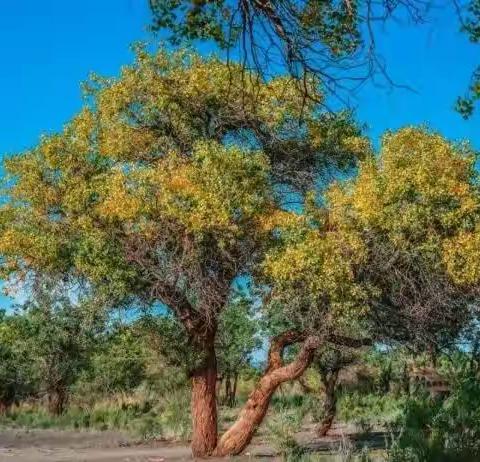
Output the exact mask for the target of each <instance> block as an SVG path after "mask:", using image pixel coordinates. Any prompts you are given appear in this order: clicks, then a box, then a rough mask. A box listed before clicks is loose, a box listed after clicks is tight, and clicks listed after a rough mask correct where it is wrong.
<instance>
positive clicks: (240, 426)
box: [213, 331, 320, 457]
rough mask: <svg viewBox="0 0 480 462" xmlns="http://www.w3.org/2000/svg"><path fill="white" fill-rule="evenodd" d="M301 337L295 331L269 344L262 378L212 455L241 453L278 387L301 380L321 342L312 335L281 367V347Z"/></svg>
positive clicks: (220, 455)
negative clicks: (291, 358) (266, 363)
mask: <svg viewBox="0 0 480 462" xmlns="http://www.w3.org/2000/svg"><path fill="white" fill-rule="evenodd" d="M301 335H302V334H299V333H298V332H294V331H291V332H286V333H284V334H282V335H280V336H278V337H277V338H275V339H274V340H273V341H272V345H271V348H270V353H269V361H268V368H267V370H266V372H265V375H264V376H263V377H262V378H261V379H260V381H259V383H258V385H257V386H256V388H255V389H254V390H253V392H252V393H251V394H250V396H249V398H248V400H247V403H246V404H245V406H244V408H243V409H242V411H241V412H240V415H239V417H238V419H237V421H236V422H235V423H234V424H233V425H232V426H231V427H230V428H229V429H228V430H227V431H226V432H225V433H224V434H223V436H222V437H221V438H220V440H219V442H218V445H217V447H216V448H215V451H214V452H213V455H215V456H217V457H224V456H229V455H236V454H239V453H240V452H242V451H243V450H244V449H245V447H246V446H247V445H248V444H249V443H250V441H251V439H252V437H253V435H254V433H255V431H256V430H257V428H258V426H259V425H260V424H261V422H262V420H263V418H264V417H265V414H266V413H267V410H268V405H269V404H270V399H271V398H272V396H273V394H274V392H275V390H276V389H277V388H278V387H279V385H280V384H282V383H284V382H287V381H289V380H294V379H296V378H298V377H300V375H302V374H303V372H304V371H305V370H306V369H307V368H308V366H309V365H310V364H311V362H312V360H313V355H314V353H315V350H316V349H317V348H318V346H319V344H320V339H319V338H318V337H313V336H312V337H308V338H306V339H305V341H304V343H303V346H302V348H301V350H300V353H299V354H298V356H297V357H296V358H295V360H294V361H292V362H291V363H289V364H287V365H283V361H282V353H283V350H284V348H285V347H286V346H287V345H291V344H292V343H296V342H298V341H300V340H301V337H300V336H301Z"/></svg>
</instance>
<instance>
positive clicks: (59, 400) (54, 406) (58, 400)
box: [48, 386, 67, 416]
mask: <svg viewBox="0 0 480 462" xmlns="http://www.w3.org/2000/svg"><path fill="white" fill-rule="evenodd" d="M66 402H67V392H66V390H65V389H64V388H63V387H61V386H60V387H57V388H54V389H53V390H51V391H49V392H48V412H49V413H50V414H52V415H57V416H58V415H61V414H63V411H64V410H65V404H66Z"/></svg>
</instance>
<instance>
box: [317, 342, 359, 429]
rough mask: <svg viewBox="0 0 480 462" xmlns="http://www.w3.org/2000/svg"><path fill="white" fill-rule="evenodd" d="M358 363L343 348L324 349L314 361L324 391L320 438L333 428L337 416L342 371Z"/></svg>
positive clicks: (355, 358) (354, 356) (349, 352)
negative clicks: (338, 385)
mask: <svg viewBox="0 0 480 462" xmlns="http://www.w3.org/2000/svg"><path fill="white" fill-rule="evenodd" d="M356 361H358V355H356V354H355V352H354V351H353V352H352V351H349V350H348V349H341V348H324V349H321V350H319V351H318V352H317V354H316V355H315V359H314V361H313V367H314V369H315V370H316V371H317V372H318V373H319V375H320V380H321V382H322V385H323V389H324V401H323V417H322V420H321V422H320V424H319V426H318V428H317V434H318V436H325V435H326V434H327V433H328V431H329V430H330V428H331V427H332V424H333V420H334V419H335V416H336V414H337V384H338V376H339V373H340V372H341V371H342V369H345V368H346V367H348V366H351V365H353V364H354V363H355V362H356Z"/></svg>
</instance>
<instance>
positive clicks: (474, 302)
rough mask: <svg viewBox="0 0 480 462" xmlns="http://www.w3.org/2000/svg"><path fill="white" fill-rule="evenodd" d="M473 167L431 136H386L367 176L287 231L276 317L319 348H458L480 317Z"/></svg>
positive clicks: (277, 250)
mask: <svg viewBox="0 0 480 462" xmlns="http://www.w3.org/2000/svg"><path fill="white" fill-rule="evenodd" d="M474 163H475V156H474V153H473V152H472V151H471V150H470V149H469V148H468V146H466V145H460V146H457V145H454V144H452V143H449V142H448V141H446V140H445V139H444V138H442V137H441V136H440V135H437V134H434V133H430V132H428V131H427V130H425V129H418V128H406V129H403V130H400V131H398V132H397V133H389V134H387V135H386V136H385V137H384V139H383V143H382V148H381V152H380V155H379V156H378V158H377V157H374V156H372V157H371V158H369V159H367V160H366V161H364V162H363V163H362V164H361V166H360V169H359V174H358V176H357V177H355V178H354V179H352V180H350V181H347V182H346V183H344V184H337V185H335V186H334V187H332V188H330V190H329V191H328V192H327V193H326V197H325V198H322V199H323V200H322V201H321V202H318V203H317V201H316V200H315V199H316V198H315V197H314V196H313V195H311V196H309V197H307V199H308V200H307V201H306V204H305V214H304V215H302V216H298V217H297V219H296V220H291V221H290V222H288V223H285V224H284V225H283V226H282V227H280V228H279V229H277V233H278V235H279V239H278V240H277V245H276V246H274V247H273V248H271V250H270V251H269V252H268V254H267V258H266V260H265V262H264V265H263V269H264V274H265V277H266V280H267V281H268V284H269V287H270V288H271V289H270V303H269V306H268V307H267V308H268V310H269V311H270V312H271V313H272V314H271V316H272V317H277V318H279V319H280V320H281V321H282V322H283V323H284V324H287V325H290V327H291V329H292V331H291V336H292V337H294V336H295V335H296V336H303V337H304V338H305V337H306V338H309V339H311V341H312V342H314V341H315V339H317V342H318V343H317V348H318V346H319V345H320V344H325V341H331V342H334V344H337V345H339V344H342V343H344V344H346V345H347V346H356V347H358V346H360V345H363V344H366V343H368V339H369V338H370V340H371V341H381V342H392V341H393V342H398V343H401V344H407V345H411V346H414V347H416V348H419V349H423V350H425V349H427V350H428V349H429V348H431V347H434V348H437V349H439V350H440V349H442V348H445V347H446V346H450V345H452V344H453V343H454V342H455V340H456V338H457V336H458V333H459V332H460V331H461V329H462V327H465V326H466V325H468V324H469V323H470V322H471V320H472V317H473V316H474V314H475V313H476V312H477V311H478V278H479V276H478V275H479V274H480V272H479V269H478V268H479V264H478V261H479V258H478V257H479V254H478V246H477V243H478V240H477V239H478V229H479V226H478V219H479V216H478V213H479V210H480V209H479V196H478V188H477V181H476V179H477V177H476V172H475V169H474ZM352 326H355V331H363V332H364V334H363V335H362V336H361V337H360V336H358V337H356V340H355V338H354V339H351V338H349V336H350V335H351V328H352ZM322 334H323V335H322ZM345 334H346V335H347V336H345ZM319 339H320V340H319ZM312 360H313V357H311V356H308V357H306V358H305V362H306V363H310V362H311V361H312Z"/></svg>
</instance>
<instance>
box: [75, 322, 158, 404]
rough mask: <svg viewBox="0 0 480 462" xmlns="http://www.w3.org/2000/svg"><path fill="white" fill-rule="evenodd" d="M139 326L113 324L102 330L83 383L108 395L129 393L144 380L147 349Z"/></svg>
mask: <svg viewBox="0 0 480 462" xmlns="http://www.w3.org/2000/svg"><path fill="white" fill-rule="evenodd" d="M142 334H143V332H141V331H140V332H139V329H138V326H137V325H136V324H133V325H124V324H116V325H113V326H111V327H109V328H107V331H106V332H102V334H101V335H100V336H99V339H98V340H97V344H96V348H95V351H94V353H93V354H92V356H91V359H90V366H89V368H88V370H87V371H86V374H85V377H84V378H83V382H85V385H88V386H89V387H91V388H92V391H96V392H100V393H102V394H103V395H105V396H107V395H109V394H111V393H119V392H120V393H128V392H131V391H132V390H134V389H135V388H136V387H138V386H139V385H140V384H141V383H142V382H143V381H144V380H145V379H146V373H147V364H148V361H149V359H150V358H149V356H150V355H149V349H148V348H147V345H146V339H145V336H144V335H142Z"/></svg>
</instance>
